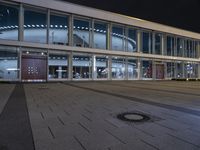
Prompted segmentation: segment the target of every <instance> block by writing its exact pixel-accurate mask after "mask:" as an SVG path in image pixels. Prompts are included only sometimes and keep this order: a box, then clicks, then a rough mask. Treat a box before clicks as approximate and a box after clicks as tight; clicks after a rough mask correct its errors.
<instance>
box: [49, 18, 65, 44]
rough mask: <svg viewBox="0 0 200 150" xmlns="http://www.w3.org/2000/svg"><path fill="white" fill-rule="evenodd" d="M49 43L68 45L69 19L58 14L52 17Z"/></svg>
mask: <svg viewBox="0 0 200 150" xmlns="http://www.w3.org/2000/svg"><path fill="white" fill-rule="evenodd" d="M49 43H51V44H59V45H68V17H67V16H61V15H57V14H51V16H50V28H49Z"/></svg>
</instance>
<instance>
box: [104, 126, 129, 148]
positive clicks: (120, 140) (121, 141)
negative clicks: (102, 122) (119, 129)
mask: <svg viewBox="0 0 200 150" xmlns="http://www.w3.org/2000/svg"><path fill="white" fill-rule="evenodd" d="M104 131H105V132H106V133H108V134H109V135H111V136H112V137H114V138H115V139H117V140H118V141H119V142H120V143H122V144H124V145H125V144H127V143H126V142H124V141H123V140H122V139H120V138H119V137H117V136H116V135H114V134H112V133H111V132H110V131H108V130H105V129H104Z"/></svg>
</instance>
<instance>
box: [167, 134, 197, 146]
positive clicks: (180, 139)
mask: <svg viewBox="0 0 200 150" xmlns="http://www.w3.org/2000/svg"><path fill="white" fill-rule="evenodd" d="M166 134H167V135H169V136H171V137H173V138H175V139H178V140H179V141H182V142H185V143H188V144H190V145H193V146H195V147H197V148H200V145H196V144H194V143H191V142H189V141H187V140H185V139H182V138H180V137H177V136H175V135H172V134H169V133H166Z"/></svg>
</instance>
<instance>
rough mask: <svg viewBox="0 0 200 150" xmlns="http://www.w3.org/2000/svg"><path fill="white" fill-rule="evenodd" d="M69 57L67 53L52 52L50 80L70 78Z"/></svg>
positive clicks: (49, 62)
mask: <svg viewBox="0 0 200 150" xmlns="http://www.w3.org/2000/svg"><path fill="white" fill-rule="evenodd" d="M67 56H68V55H67V54H66V53H58V52H51V53H50V54H49V60H48V66H49V79H67V78H68V57H67Z"/></svg>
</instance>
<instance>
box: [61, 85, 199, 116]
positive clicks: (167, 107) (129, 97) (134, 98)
mask: <svg viewBox="0 0 200 150" xmlns="http://www.w3.org/2000/svg"><path fill="white" fill-rule="evenodd" d="M63 84H64V85H68V86H72V87H76V88H80V89H84V90H89V91H93V92H96V93H100V94H104V95H110V96H115V97H118V98H123V99H127V100H129V101H134V102H138V103H143V104H148V105H152V106H157V107H162V108H165V109H169V110H174V111H179V112H183V113H187V114H192V115H195V116H200V111H198V110H193V109H188V108H184V107H179V106H174V105H168V104H162V103H158V102H153V101H150V100H146V99H140V98H136V97H131V96H125V95H120V94H117V93H111V92H108V91H101V90H97V89H92V88H88V87H82V86H78V85H75V84H71V83H63Z"/></svg>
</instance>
